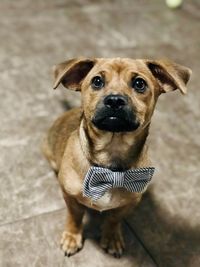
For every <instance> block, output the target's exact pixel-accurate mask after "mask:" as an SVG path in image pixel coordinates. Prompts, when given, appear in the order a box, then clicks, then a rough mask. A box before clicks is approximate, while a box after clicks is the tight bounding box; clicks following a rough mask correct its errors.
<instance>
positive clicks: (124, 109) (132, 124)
mask: <svg viewBox="0 0 200 267" xmlns="http://www.w3.org/2000/svg"><path fill="white" fill-rule="evenodd" d="M92 122H93V124H94V125H95V126H96V127H97V128H98V129H100V130H104V131H109V132H130V131H134V130H136V129H137V128H138V127H139V125H140V123H139V121H137V118H136V116H135V112H134V111H133V108H132V107H130V104H129V101H128V97H126V96H123V95H113V94H111V95H108V96H106V97H105V98H104V99H103V101H101V102H100V103H99V104H98V105H97V109H96V112H95V115H94V117H93V118H92Z"/></svg>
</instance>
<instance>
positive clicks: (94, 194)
mask: <svg viewBox="0 0 200 267" xmlns="http://www.w3.org/2000/svg"><path fill="white" fill-rule="evenodd" d="M154 170H155V168H153V167H147V168H138V169H131V170H127V171H123V172H113V171H111V170H110V169H107V168H102V167H91V168H90V169H89V170H88V172H87V174H86V176H85V179H84V183H83V195H84V196H86V197H90V198H92V199H93V200H97V199H99V198H100V197H102V196H103V195H104V194H105V192H106V191H108V190H109V189H111V188H125V189H126V190H128V191H130V192H138V193H139V192H142V191H144V189H145V188H146V186H147V185H148V183H149V182H150V181H151V178H152V176H153V173H154Z"/></svg>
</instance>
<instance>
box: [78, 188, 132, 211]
mask: <svg viewBox="0 0 200 267" xmlns="http://www.w3.org/2000/svg"><path fill="white" fill-rule="evenodd" d="M134 199H136V195H135V193H130V192H127V191H126V190H124V189H110V190H109V191H107V192H106V193H105V194H104V195H103V196H102V197H101V198H99V199H98V200H95V201H93V200H92V199H90V198H87V197H82V196H81V197H80V198H79V202H81V203H82V204H84V205H85V206H87V207H88V208H91V209H95V210H98V211H105V210H110V209H116V208H119V207H122V206H125V205H127V204H129V203H131V202H133V203H134V202H135V201H134Z"/></svg>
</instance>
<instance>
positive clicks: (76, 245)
mask: <svg viewBox="0 0 200 267" xmlns="http://www.w3.org/2000/svg"><path fill="white" fill-rule="evenodd" d="M60 244H61V248H62V250H63V251H64V252H65V256H68V257H70V256H72V255H74V254H75V253H76V252H78V251H79V250H80V249H81V248H82V247H83V238H82V234H81V233H77V234H74V233H70V232H67V231H64V232H63V234H62V238H61V242H60Z"/></svg>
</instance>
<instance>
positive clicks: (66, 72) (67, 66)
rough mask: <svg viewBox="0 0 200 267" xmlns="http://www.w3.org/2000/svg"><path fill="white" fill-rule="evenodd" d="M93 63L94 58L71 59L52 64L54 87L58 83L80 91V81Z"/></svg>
mask: <svg viewBox="0 0 200 267" xmlns="http://www.w3.org/2000/svg"><path fill="white" fill-rule="evenodd" d="M94 64H95V60H94V59H83V58H80V59H71V60H68V61H65V62H63V63H60V64H58V65H56V66H54V69H53V72H54V77H55V83H54V86H53V88H54V89H56V88H57V87H58V85H59V84H60V83H62V84H63V85H64V86H65V87H66V88H68V89H72V90H75V91H80V87H81V85H80V83H81V81H82V80H83V79H84V78H85V77H86V75H87V74H88V72H89V71H90V70H91V69H92V68H93V66H94Z"/></svg>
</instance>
